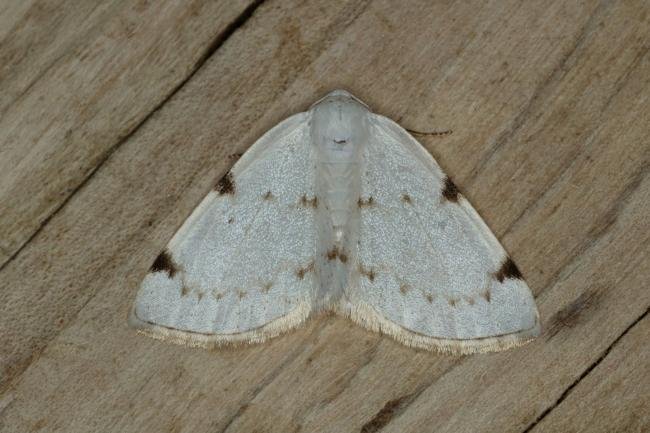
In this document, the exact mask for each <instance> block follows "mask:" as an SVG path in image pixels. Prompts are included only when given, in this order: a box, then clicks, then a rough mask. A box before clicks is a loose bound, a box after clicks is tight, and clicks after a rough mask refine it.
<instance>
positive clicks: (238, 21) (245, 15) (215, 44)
mask: <svg viewBox="0 0 650 433" xmlns="http://www.w3.org/2000/svg"><path fill="white" fill-rule="evenodd" d="M264 1H265V0H256V1H254V2H252V3H251V4H249V5H248V6H247V7H246V8H245V9H244V10H243V11H242V12H241V13H240V14H239V15H238V16H237V17H236V18H235V19H234V20H233V21H232V22H231V23H230V24H228V25H227V26H226V27H225V29H224V30H223V31H222V32H220V33H219V34H218V35H217V36H216V37H215V38H214V40H213V41H212V42H211V43H210V44H209V45H208V47H207V49H206V50H205V52H204V53H203V54H202V55H200V56H199V58H198V60H197V61H196V62H195V63H194V65H193V66H192V68H191V70H190V72H189V74H187V76H186V77H185V78H183V79H182V80H181V81H180V82H179V83H178V84H177V85H176V86H174V88H172V90H171V91H170V92H169V93H168V94H167V96H165V97H164V98H163V99H162V100H161V101H160V102H159V103H158V104H157V105H156V106H155V107H154V108H153V109H152V110H151V111H150V112H149V113H147V114H146V115H145V116H144V117H143V118H142V120H140V122H138V123H137V124H136V125H135V126H134V127H133V129H131V131H129V132H127V133H126V134H125V135H124V137H122V138H118V139H117V142H116V143H115V144H114V145H112V146H111V147H110V148H108V149H107V150H106V151H105V152H104V154H103V155H101V156H100V157H99V158H98V162H97V164H96V165H95V166H94V167H93V168H92V169H91V170H90V171H89V172H88V175H87V176H86V177H85V178H84V179H82V180H81V182H80V183H79V184H78V185H77V186H76V187H74V188H72V190H71V191H70V193H69V194H68V195H67V196H66V197H65V198H64V199H63V201H62V202H61V203H60V204H59V205H58V206H57V207H56V208H54V210H53V211H52V212H51V213H50V214H49V215H48V216H46V217H45V218H44V219H43V221H42V222H41V223H40V224H39V226H38V227H37V228H36V230H34V232H33V233H32V234H31V235H30V236H29V237H28V238H27V239H26V240H25V242H23V243H22V244H21V245H20V246H19V247H18V248H17V249H16V250H15V251H14V253H13V254H11V256H9V258H7V260H6V261H5V262H4V263H2V264H1V265H0V272H2V270H3V269H4V268H5V267H6V266H7V265H8V264H9V263H11V262H12V261H13V260H14V259H15V258H16V257H18V255H19V254H20V253H21V252H22V251H23V250H24V249H25V247H26V246H27V245H29V243H30V242H31V241H32V240H33V239H34V238H35V237H36V236H37V235H38V234H39V233H40V232H41V231H42V230H43V228H45V226H47V224H48V223H49V222H50V221H51V220H52V218H53V217H54V216H55V215H57V214H58V213H59V212H60V211H61V210H62V209H63V208H64V207H65V206H66V205H67V204H68V203H69V202H70V199H71V198H72V197H74V196H75V195H76V194H77V192H79V191H80V190H81V189H82V188H83V187H84V186H86V185H87V184H88V182H89V181H90V179H92V178H93V176H94V175H95V174H96V173H97V171H99V169H100V168H101V167H103V166H104V164H105V163H106V161H108V160H109V158H110V157H111V155H113V153H115V151H117V150H118V149H119V148H120V147H121V146H122V145H123V144H124V143H126V142H127V141H128V140H129V139H130V138H131V137H132V136H133V135H135V133H136V132H137V131H138V130H139V129H140V128H141V127H142V126H143V125H145V124H146V123H147V122H148V121H149V119H151V118H152V117H153V116H154V114H156V113H157V112H158V111H160V110H161V109H162V107H164V106H165V104H167V102H169V101H170V100H171V99H172V98H173V97H174V95H176V94H177V93H178V92H179V91H180V90H181V89H182V88H183V87H184V86H185V84H187V83H188V82H189V81H190V80H191V79H192V77H194V75H195V74H196V73H197V72H198V70H199V69H201V67H202V66H203V65H204V64H205V63H206V62H207V61H208V59H209V58H210V57H211V56H212V55H213V54H214V53H215V52H216V51H217V50H218V49H219V48H220V47H221V46H223V44H224V43H225V42H226V41H227V40H228V38H230V36H232V34H233V33H235V31H237V29H239V28H240V27H242V26H243V25H244V24H245V23H246V21H248V19H249V18H250V17H251V16H252V15H253V13H254V12H255V10H256V9H257V8H258V7H259V6H260V5H261V4H262V3H264Z"/></svg>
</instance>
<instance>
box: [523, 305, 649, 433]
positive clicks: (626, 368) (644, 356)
mask: <svg viewBox="0 0 650 433" xmlns="http://www.w3.org/2000/svg"><path fill="white" fill-rule="evenodd" d="M648 336H650V318H649V317H648V316H647V315H646V316H645V317H644V318H643V319H642V320H640V321H639V322H638V323H636V324H635V325H634V326H632V328H631V329H630V330H629V332H628V333H626V334H625V335H624V336H623V337H622V338H621V339H620V341H617V342H616V343H615V346H614V347H613V348H612V350H611V352H610V353H608V354H607V356H606V358H605V359H604V360H603V362H601V363H600V364H598V365H597V366H596V367H595V368H594V369H593V370H592V371H590V372H589V373H588V375H586V376H585V377H584V379H583V380H581V381H580V382H579V383H578V384H576V386H575V387H574V388H570V389H568V390H567V391H565V394H566V395H563V396H562V397H563V398H564V399H563V400H562V401H561V402H560V403H559V405H558V406H557V407H556V408H554V410H553V411H552V412H551V413H550V415H549V416H547V417H545V418H544V420H543V421H542V422H540V423H539V424H537V425H536V426H535V428H533V429H532V430H531V432H532V433H541V432H578V431H588V432H603V433H610V432H626V433H635V432H638V433H642V432H645V431H648V426H649V425H650V411H649V410H648V408H649V407H650V393H649V392H648V389H650V362H648V360H649V359H650V345H648Z"/></svg>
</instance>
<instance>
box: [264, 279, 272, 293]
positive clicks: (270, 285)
mask: <svg viewBox="0 0 650 433" xmlns="http://www.w3.org/2000/svg"><path fill="white" fill-rule="evenodd" d="M271 287H273V283H272V282H270V281H269V282H267V283H265V284H264V285H263V286H262V292H264V293H268V292H269V290H271Z"/></svg>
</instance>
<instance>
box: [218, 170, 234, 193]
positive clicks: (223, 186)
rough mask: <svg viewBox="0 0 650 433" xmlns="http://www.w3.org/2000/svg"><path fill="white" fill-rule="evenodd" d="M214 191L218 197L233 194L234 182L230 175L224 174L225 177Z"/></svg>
mask: <svg viewBox="0 0 650 433" xmlns="http://www.w3.org/2000/svg"><path fill="white" fill-rule="evenodd" d="M214 189H215V191H217V192H218V193H219V195H224V194H235V180H234V179H233V177H232V173H230V172H228V173H226V175H225V176H224V177H222V178H221V179H220V180H219V182H217V185H216V186H215V187H214Z"/></svg>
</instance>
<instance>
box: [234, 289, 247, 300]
mask: <svg viewBox="0 0 650 433" xmlns="http://www.w3.org/2000/svg"><path fill="white" fill-rule="evenodd" d="M246 295H248V292H247V291H245V290H237V296H238V297H239V299H244V298H245V297H246Z"/></svg>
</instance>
